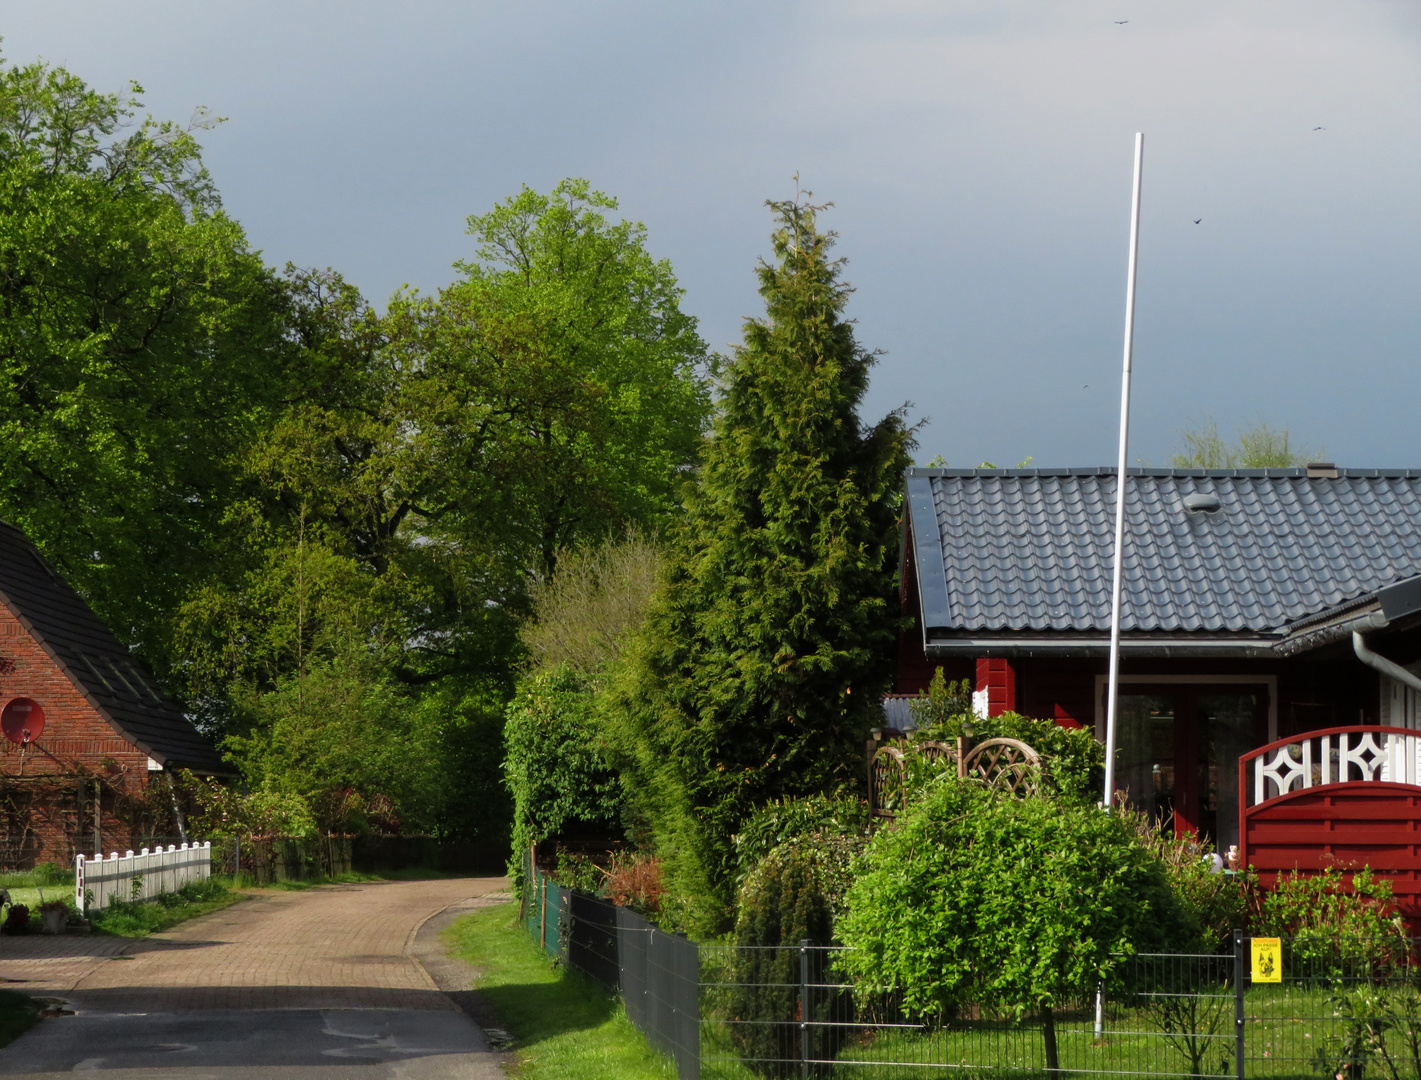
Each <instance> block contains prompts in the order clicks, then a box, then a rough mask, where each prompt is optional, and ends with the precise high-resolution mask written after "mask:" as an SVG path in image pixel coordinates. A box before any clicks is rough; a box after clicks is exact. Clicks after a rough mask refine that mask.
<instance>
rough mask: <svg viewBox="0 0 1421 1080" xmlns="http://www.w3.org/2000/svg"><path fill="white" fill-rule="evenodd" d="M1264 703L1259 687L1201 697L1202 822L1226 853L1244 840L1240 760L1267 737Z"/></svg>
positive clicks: (1201, 826) (1197, 708) (1197, 710)
mask: <svg viewBox="0 0 1421 1080" xmlns="http://www.w3.org/2000/svg"><path fill="white" fill-rule="evenodd" d="M1251 689H1252V688H1250V690H1251ZM1262 703H1263V695H1262V694H1260V693H1258V692H1256V691H1254V692H1250V693H1238V692H1233V693H1201V694H1199V695H1198V696H1197V697H1196V699H1195V707H1194V715H1195V722H1196V726H1197V729H1198V733H1199V762H1198V769H1199V775H1198V787H1199V821H1198V827H1199V832H1200V834H1201V835H1203V836H1204V837H1205V839H1208V840H1210V841H1212V842H1213V844H1214V850H1216V851H1218V852H1220V853H1223V852H1226V851H1228V849H1229V848H1230V847H1231V846H1232V845H1234V844H1237V843H1238V759H1239V758H1240V757H1241V756H1242V755H1243V754H1244V753H1245V752H1247V751H1249V750H1252V749H1253V748H1254V747H1255V746H1258V745H1259V743H1260V742H1261V741H1262V739H1263V738H1266V736H1263V735H1262V734H1261V733H1260V732H1259V727H1260V724H1261V722H1262V720H1263V716H1262V712H1263V710H1262V709H1261V708H1260V706H1261V705H1262Z"/></svg>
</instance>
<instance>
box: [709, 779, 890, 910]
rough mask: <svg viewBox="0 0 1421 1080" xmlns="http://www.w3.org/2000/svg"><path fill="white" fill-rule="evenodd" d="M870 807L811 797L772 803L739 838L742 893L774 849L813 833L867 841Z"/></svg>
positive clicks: (737, 851)
mask: <svg viewBox="0 0 1421 1080" xmlns="http://www.w3.org/2000/svg"><path fill="white" fill-rule="evenodd" d="M868 828H869V814H868V804H867V803H865V802H864V801H863V800H862V799H858V798H854V797H851V796H850V797H838V798H831V797H829V796H827V795H809V796H806V797H804V798H800V799H772V800H770V801H769V802H767V803H766V804H765V805H764V806H762V807H760V808H759V809H758V810H756V811H755V812H754V813H753V814H751V815H750V818H749V820H748V821H746V822H745V824H744V826H742V827H741V829H740V831H739V832H738V833H736V834H735V859H736V875H735V886H736V889H737V890H738V889H739V888H740V887H741V885H742V884H743V883H744V881H745V878H746V876H747V875H748V874H749V873H750V871H751V870H752V869H753V868H754V867H755V866H756V865H757V864H758V863H759V862H760V860H761V859H763V858H764V857H765V856H766V855H768V854H769V853H770V851H771V850H773V849H774V848H777V847H779V846H780V845H781V844H784V843H787V842H788V841H791V840H796V839H798V838H799V837H801V836H806V835H808V834H810V833H832V834H837V835H840V836H849V837H860V838H862V837H866V836H867V835H868Z"/></svg>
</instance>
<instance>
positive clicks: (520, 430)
mask: <svg viewBox="0 0 1421 1080" xmlns="http://www.w3.org/2000/svg"><path fill="white" fill-rule="evenodd" d="M616 208H617V201H616V200H615V199H613V198H611V197H609V196H607V195H604V194H603V193H601V192H599V191H594V190H592V189H591V187H590V186H589V185H588V183H587V182H586V181H585V180H572V179H570V180H563V181H562V182H561V183H559V184H558V185H557V186H556V187H555V188H554V189H553V190H552V191H551V192H550V193H548V194H546V195H543V194H540V193H538V192H535V191H532V190H530V189H528V188H524V189H523V190H522V191H521V192H520V193H519V194H517V195H515V196H513V197H512V198H509V199H507V200H505V201H504V202H503V203H502V204H500V205H499V206H498V207H496V208H495V209H494V210H492V211H491V212H489V213H487V214H483V215H476V216H474V217H470V218H469V228H468V231H469V234H470V235H471V236H472V237H473V238H474V240H475V242H476V244H477V255H476V258H474V259H472V260H469V261H467V262H461V263H458V264H457V266H458V269H459V270H460V271H461V272H462V273H463V278H462V280H460V281H458V282H456V283H455V284H453V285H451V286H450V287H449V288H447V289H445V290H443V291H442V292H441V293H440V294H439V298H438V301H437V302H434V303H430V302H416V301H415V300H414V299H412V298H405V297H397V298H396V299H395V301H393V302H392V304H391V308H390V310H391V321H392V325H393V326H394V327H395V334H396V336H397V337H398V338H399V339H400V340H402V341H408V342H410V344H411V345H412V346H414V347H415V348H417V349H418V350H419V352H420V355H421V356H422V369H421V372H420V374H421V377H420V378H419V379H418V380H416V381H415V382H414V383H413V384H412V385H411V386H410V388H409V389H410V393H409V401H410V408H411V409H412V411H413V413H414V419H415V422H416V423H417V424H418V426H419V429H420V431H421V432H422V433H423V443H424V448H425V451H424V452H425V453H427V455H428V457H429V460H430V461H431V463H432V464H433V465H434V466H435V467H436V468H437V469H438V470H439V475H440V477H441V479H442V481H443V483H444V485H445V486H446V490H445V491H444V492H442V493H441V495H440V497H438V498H437V499H430V500H428V501H426V502H424V503H422V504H421V505H422V508H423V509H425V510H426V511H427V512H428V513H429V515H430V517H431V522H430V525H431V531H432V532H436V533H439V534H445V535H448V536H450V537H451V538H455V537H457V538H458V539H459V541H460V542H461V543H462V544H464V545H466V546H467V545H468V544H469V543H470V542H471V541H474V542H477V543H478V545H479V546H480V547H489V546H492V547H494V548H495V549H497V550H507V551H510V552H511V553H514V554H516V557H517V559H518V561H519V563H520V564H521V565H522V566H524V567H534V568H536V569H537V570H539V571H540V572H543V573H546V572H550V571H551V570H552V569H554V567H555V565H556V562H557V554H558V552H559V551H561V550H563V549H565V548H568V547H571V546H574V545H575V544H577V543H578V542H579V541H582V540H585V539H588V538H591V537H597V536H606V535H608V534H609V533H612V532H615V531H618V530H620V529H622V528H624V527H625V526H626V525H627V523H629V522H631V523H641V524H644V525H648V524H653V523H655V522H658V521H659V520H660V519H661V518H662V517H663V516H664V515H665V514H667V513H668V512H669V511H670V510H671V509H672V508H673V506H674V505H675V494H676V488H677V486H678V484H679V477H680V470H681V469H683V468H685V467H686V466H688V465H690V464H691V463H692V462H693V461H694V460H695V457H696V453H697V451H698V449H699V445H700V440H701V436H702V433H703V429H704V426H705V423H706V419H707V417H708V415H709V412H710V395H709V386H708V383H707V379H706V369H707V368H708V367H709V364H710V358H709V357H708V355H707V352H706V347H705V343H704V342H703V341H701V339H700V337H699V335H698V334H697V333H696V322H695V319H693V318H692V317H691V316H689V315H687V314H686V313H684V312H683V311H681V309H680V300H681V296H682V290H681V288H680V286H679V285H678V284H677V282H676V278H675V275H674V274H673V273H672V270H671V266H670V264H669V263H667V262H666V261H664V260H656V259H653V258H652V256H651V255H650V253H649V252H648V251H647V249H646V229H645V227H644V226H642V225H639V224H635V223H632V222H628V221H617V222H610V221H608V220H607V218H606V217H605V216H604V211H608V210H615V209H616Z"/></svg>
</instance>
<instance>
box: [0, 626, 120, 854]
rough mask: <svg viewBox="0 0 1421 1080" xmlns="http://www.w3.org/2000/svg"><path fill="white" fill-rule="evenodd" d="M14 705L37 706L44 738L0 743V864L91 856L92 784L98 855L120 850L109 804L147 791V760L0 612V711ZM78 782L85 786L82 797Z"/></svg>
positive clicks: (117, 826) (112, 807) (22, 630)
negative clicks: (29, 702)
mask: <svg viewBox="0 0 1421 1080" xmlns="http://www.w3.org/2000/svg"><path fill="white" fill-rule="evenodd" d="M16 697H28V698H33V699H34V700H35V701H37V702H39V704H40V706H41V707H42V708H43V709H44V731H43V733H42V734H41V735H40V737H39V738H38V739H36V740H35V741H34V742H33V743H32V744H30V745H29V746H27V747H25V748H23V749H21V748H20V747H19V746H17V745H15V744H14V743H12V742H10V741H9V740H8V739H3V738H0V785H3V792H0V861H3V862H8V863H11V864H12V865H13V864H16V863H19V864H25V863H33V862H45V861H49V862H58V863H67V862H69V861H70V860H72V859H73V857H74V855H75V853H76V848H77V851H79V852H84V853H86V854H94V852H93V836H94V829H93V793H94V778H96V777H97V778H101V779H102V788H103V791H104V794H103V802H102V820H101V831H100V839H101V841H102V843H103V846H104V849H105V851H114V850H118V851H124V850H126V849H127V848H128V847H129V846H131V842H132V834H131V830H130V828H129V827H128V826H127V825H126V824H124V823H123V822H121V821H120V820H119V818H117V817H116V816H115V814H114V810H115V805H114V804H115V803H116V802H117V801H118V798H119V796H120V795H121V794H135V795H136V794H139V793H140V792H141V791H142V790H143V788H144V787H145V786H146V785H147V783H148V755H147V754H145V753H144V752H143V751H141V750H138V749H137V748H135V747H134V746H133V745H132V744H131V743H129V742H128V741H127V740H126V739H124V738H123V737H122V736H120V735H119V734H118V733H117V732H116V731H114V729H113V727H112V726H111V725H110V724H109V722H108V721H107V720H105V719H104V718H103V717H102V716H101V715H100V714H99V713H98V711H97V710H96V709H95V708H94V707H93V706H92V705H90V704H89V702H88V701H87V700H86V699H85V698H84V696H83V695H82V694H81V693H80V692H79V690H78V689H77V688H76V687H75V686H74V684H73V683H72V682H71V681H70V680H69V677H68V676H67V675H65V674H64V672H63V671H62V670H61V669H60V667H59V666H58V665H57V664H56V663H55V662H54V661H53V660H52V659H50V657H49V655H48V654H47V653H46V652H45V651H44V650H43V649H42V648H40V646H39V643H38V642H36V641H35V640H34V638H32V637H31V636H30V635H29V633H28V632H27V631H26V630H25V628H24V627H23V626H22V625H21V624H20V621H19V620H18V619H16V618H15V616H14V615H13V614H12V613H11V612H10V611H9V610H8V609H6V608H5V607H3V606H0V706H3V704H4V703H5V702H7V701H9V700H10V699H11V698H16ZM81 777H82V778H85V779H86V786H85V787H84V789H83V791H82V792H81V788H80V779H81ZM81 799H82V802H81ZM21 841H25V843H24V844H23V849H22V850H21ZM76 841H77V843H76Z"/></svg>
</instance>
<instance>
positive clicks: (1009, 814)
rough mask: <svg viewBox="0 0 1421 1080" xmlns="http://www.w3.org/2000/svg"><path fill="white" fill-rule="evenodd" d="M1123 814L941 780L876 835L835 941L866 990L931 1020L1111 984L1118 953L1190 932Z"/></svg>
mask: <svg viewBox="0 0 1421 1080" xmlns="http://www.w3.org/2000/svg"><path fill="white" fill-rule="evenodd" d="M1192 930H1193V928H1191V927H1189V926H1188V924H1187V923H1186V921H1185V916H1184V914H1183V913H1182V912H1180V911H1179V910H1178V908H1177V906H1176V905H1175V903H1174V901H1173V898H1172V897H1171V895H1170V892H1169V887H1168V883H1167V881H1166V879H1165V873H1164V868H1163V867H1162V866H1161V865H1160V862H1159V860H1158V859H1157V858H1155V857H1154V856H1153V855H1152V854H1151V853H1150V852H1148V851H1146V850H1145V849H1144V848H1143V847H1142V846H1141V845H1140V844H1139V842H1138V841H1137V840H1136V837H1135V835H1134V833H1133V830H1132V829H1131V827H1130V825H1129V824H1128V823H1127V822H1125V821H1122V820H1121V818H1120V817H1119V816H1118V815H1111V814H1107V813H1106V812H1105V811H1104V810H1102V809H1100V808H1097V807H1093V806H1080V805H1070V804H1062V803H1060V802H1058V801H1055V800H1048V799H1036V798H1032V799H1018V798H1014V797H1011V796H1008V795H1002V794H999V793H994V792H991V791H989V790H987V789H985V788H983V787H981V786H979V785H977V784H975V783H972V782H970V781H969V782H964V781H959V780H958V779H957V778H956V777H953V776H943V777H941V778H939V779H938V780H937V781H936V782H935V783H933V784H932V785H930V786H929V787H928V788H927V789H926V790H924V791H921V792H920V793H919V794H918V796H917V797H916V798H915V799H914V801H913V802H912V803H911V804H910V805H909V807H908V809H907V811H906V812H905V813H904V814H903V815H902V816H901V817H900V818H899V819H898V821H897V823H896V825H895V826H894V827H893V828H886V829H880V830H879V831H878V832H877V833H875V835H874V838H873V840H872V842H871V843H870V844H869V847H868V851H867V853H866V856H865V865H864V868H863V872H862V873H861V874H860V875H859V877H858V878H857V880H856V881H855V882H854V885H853V887H852V888H851V889H850V890H849V894H848V912H847V914H846V915H845V916H844V917H843V918H842V919H841V920H840V921H839V924H838V932H839V937H840V938H841V940H842V941H843V942H844V944H846V945H850V946H853V947H854V950H855V951H853V952H850V953H846V954H845V957H844V961H843V962H844V964H845V967H846V969H847V970H848V972H849V973H850V974H851V975H852V977H853V979H854V980H855V982H856V983H858V984H859V985H860V986H862V987H864V988H865V989H889V990H899V991H901V992H902V994H903V1000H904V1003H905V1005H906V1007H907V1008H909V1009H911V1010H916V1011H922V1012H925V1013H931V1012H933V1011H935V1010H938V1009H951V1008H953V1007H955V1006H957V1005H960V1004H963V1003H966V1002H976V1003H979V1004H982V1005H984V1006H992V1007H998V1008H1004V1009H1007V1010H1010V1011H1013V1012H1015V1013H1016V1014H1017V1015H1019V1016H1020V1015H1023V1014H1025V1013H1027V1012H1029V1011H1032V1010H1036V1009H1041V1008H1043V1007H1045V1008H1050V1007H1053V1006H1057V1005H1060V1004H1062V1003H1064V1002H1067V1001H1070V1000H1073V999H1079V998H1082V997H1085V996H1087V995H1089V994H1093V993H1094V992H1095V988H1096V986H1097V985H1098V983H1100V982H1101V981H1102V980H1104V982H1105V984H1106V985H1107V987H1108V986H1110V985H1111V984H1112V981H1113V979H1114V978H1115V973H1116V968H1117V965H1118V963H1119V960H1120V958H1121V957H1123V956H1127V955H1130V954H1131V953H1133V952H1135V951H1137V950H1139V949H1141V948H1149V947H1156V946H1162V945H1167V944H1172V943H1173V942H1175V941H1178V940H1180V939H1181V938H1182V937H1183V936H1184V935H1185V934H1187V933H1189V932H1191V931H1192Z"/></svg>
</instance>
